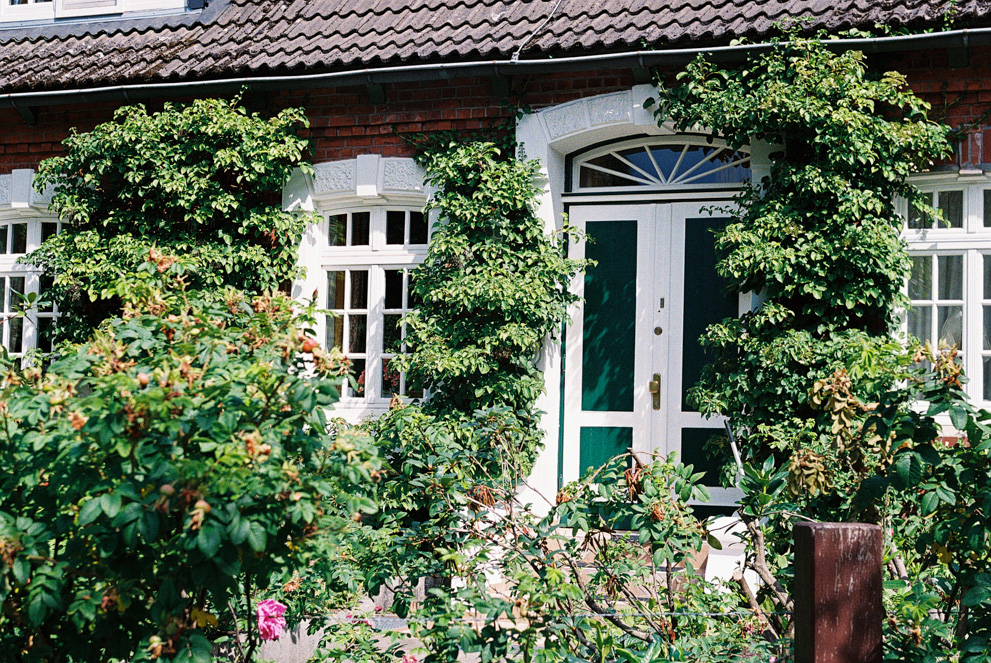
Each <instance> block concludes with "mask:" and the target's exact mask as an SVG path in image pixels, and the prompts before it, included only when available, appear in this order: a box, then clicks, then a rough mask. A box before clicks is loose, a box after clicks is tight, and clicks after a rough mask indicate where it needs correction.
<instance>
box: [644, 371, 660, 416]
mask: <svg viewBox="0 0 991 663" xmlns="http://www.w3.org/2000/svg"><path fill="white" fill-rule="evenodd" d="M647 389H648V390H649V391H650V399H651V406H652V407H653V408H654V409H655V410H660V409H661V374H660V373H654V379H653V380H651V381H650V384H648V385H647Z"/></svg>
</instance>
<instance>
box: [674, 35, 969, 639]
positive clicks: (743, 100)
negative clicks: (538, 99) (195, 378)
mask: <svg viewBox="0 0 991 663" xmlns="http://www.w3.org/2000/svg"><path fill="white" fill-rule="evenodd" d="M660 100H661V103H660V104H659V106H658V108H657V110H656V114H657V118H658V120H659V121H665V120H673V121H674V123H675V125H676V126H677V127H678V128H680V129H684V130H689V129H692V130H697V129H698V128H699V127H705V128H708V129H710V130H712V131H713V132H714V133H715V134H717V135H718V136H720V137H721V138H723V139H725V140H726V141H727V142H728V143H729V145H730V146H731V147H732V148H734V149H739V148H741V147H744V146H746V145H749V144H751V143H753V142H755V141H766V142H768V143H770V144H772V145H773V147H772V151H771V154H770V166H771V170H770V175H769V176H768V177H766V178H764V179H763V181H761V182H755V183H754V184H753V186H751V187H749V188H747V189H745V190H744V191H743V192H742V193H741V194H740V195H739V196H738V197H737V198H736V200H735V208H736V212H735V216H734V218H733V220H732V222H731V223H729V224H728V225H727V226H726V228H725V229H724V230H723V231H721V232H720V233H719V235H718V238H717V246H718V248H719V249H720V250H722V251H723V253H724V258H723V259H722V261H721V262H720V263H719V265H718V271H719V273H720V274H721V275H722V276H723V277H724V278H725V279H726V280H727V282H728V283H729V288H730V290H731V292H733V293H745V292H752V293H755V294H756V295H757V296H758V298H759V300H760V301H761V306H760V307H759V308H758V309H756V310H754V311H752V312H750V313H747V314H745V315H743V316H741V317H740V318H739V319H728V320H724V321H723V322H722V323H720V324H717V325H714V326H712V327H710V328H709V329H708V330H707V332H706V335H705V337H704V339H703V343H704V345H705V346H706V347H707V349H708V351H709V352H710V353H711V354H712V356H713V361H712V363H711V364H710V365H709V366H708V367H707V368H706V369H705V371H704V372H703V376H702V379H701V381H700V383H699V384H698V385H697V386H696V387H695V388H694V389H693V391H692V398H693V399H694V400H695V402H696V403H697V404H698V406H699V408H700V409H701V411H702V412H703V413H705V414H709V415H716V414H719V415H723V416H726V417H729V419H730V421H731V423H732V426H733V429H734V431H735V432H736V434H737V437H738V438H739V441H740V451H741V454H742V459H743V461H744V463H745V467H744V470H745V471H744V473H743V477H742V480H741V483H740V485H741V487H742V488H744V490H745V493H746V496H745V498H744V500H743V509H742V511H741V516H742V518H743V520H744V523H745V524H746V526H747V529H748V533H749V537H748V544H749V545H750V548H751V553H752V554H751V557H750V558H749V563H750V564H752V565H753V567H754V568H755V569H756V570H757V571H758V572H759V573H760V575H761V577H762V579H763V580H764V584H763V588H762V590H761V592H760V594H759V596H758V597H757V598H758V599H759V600H760V601H763V602H764V604H763V605H764V606H765V609H768V608H773V611H786V610H789V609H790V607H791V605H790V597H789V595H788V592H787V587H786V583H785V582H784V580H786V579H787V577H788V575H789V567H790V563H791V561H790V560H791V557H790V531H791V525H792V523H793V521H794V518H795V517H804V518H811V519H815V520H841V521H842V520H868V521H873V522H881V523H883V524H885V525H886V526H887V527H890V526H891V525H892V524H893V520H892V518H893V514H894V513H896V512H897V511H898V506H897V501H898V500H897V499H893V500H889V501H884V500H882V501H877V502H874V501H870V500H867V501H865V500H855V499H853V496H854V495H855V493H856V492H857V491H858V489H859V488H860V487H861V485H862V483H861V482H862V481H863V480H864V479H865V477H869V476H872V475H873V474H874V473H875V472H878V471H880V472H882V473H883V472H884V471H885V468H887V467H888V465H889V463H891V462H892V457H893V455H894V454H895V452H896V451H897V448H898V447H897V445H894V446H892V440H891V439H889V438H887V437H885V436H883V435H881V436H880V437H878V436H877V435H875V434H874V432H873V431H868V432H867V433H865V434H864V435H860V436H853V435H851V434H849V431H848V430H847V428H846V426H845V424H846V423H850V422H851V421H853V420H854V419H857V418H860V417H862V416H863V414H864V411H863V409H864V408H867V406H866V405H864V404H869V403H874V402H877V401H878V400H879V399H882V398H884V397H887V396H885V395H886V394H889V393H891V390H892V388H893V387H894V386H895V385H896V383H897V382H898V381H899V380H902V379H908V378H909V377H910V376H911V374H912V371H913V370H914V369H913V368H912V361H913V358H914V357H913V352H912V351H911V350H906V349H905V348H904V347H903V345H902V343H901V342H900V341H899V339H898V338H897V337H896V336H895V335H894V334H895V329H896V327H897V324H898V320H897V309H898V306H899V305H901V304H903V303H904V299H903V296H902V294H901V290H902V288H903V284H904V282H905V278H906V276H907V269H908V265H909V262H908V257H907V253H906V251H905V247H904V244H903V242H902V241H901V240H900V238H899V233H900V231H901V228H902V227H903V225H904V219H903V218H902V217H901V216H900V215H899V214H898V212H897V210H896V205H895V201H896V199H897V198H898V197H901V198H905V199H907V200H908V201H909V204H910V205H911V206H913V207H914V208H915V209H916V210H918V212H919V213H920V214H922V215H924V216H927V215H928V216H931V215H933V214H934V213H935V212H934V211H933V210H932V209H931V208H929V207H928V205H926V204H925V202H924V201H923V200H922V198H921V196H920V195H919V194H918V193H917V192H916V191H915V190H914V189H913V187H911V186H910V185H909V184H908V183H907V182H906V178H907V176H908V175H909V174H911V173H913V172H917V171H920V170H924V169H926V168H927V167H929V166H930V165H931V164H932V163H933V161H934V160H937V159H939V158H941V157H944V156H947V155H948V154H949V153H950V149H949V144H948V140H947V136H948V128H947V127H945V126H943V125H940V124H936V123H933V122H930V121H929V120H927V118H926V112H927V111H928V110H929V106H928V105H927V104H925V103H924V102H923V101H921V100H919V99H918V98H916V97H915V96H914V95H913V94H912V92H911V91H910V90H909V89H908V87H907V84H906V82H905V79H904V77H903V76H901V75H899V74H897V73H894V72H887V73H884V74H882V75H880V76H877V75H874V74H873V73H872V72H871V71H870V70H869V69H868V67H867V64H866V62H865V58H864V56H863V54H862V53H859V52H856V51H846V52H842V53H834V52H832V51H830V50H829V49H827V48H826V47H825V46H823V45H822V44H821V43H819V42H818V41H812V40H802V39H795V40H793V41H790V42H786V43H779V44H777V45H776V46H774V47H773V48H772V49H770V50H769V51H767V52H765V53H764V54H762V55H758V56H755V57H753V58H752V59H751V60H750V61H749V62H747V63H746V64H744V65H741V66H739V67H735V68H728V69H724V68H720V67H719V66H717V65H715V64H713V63H711V62H708V61H706V60H705V59H704V58H699V59H698V60H696V61H695V62H694V63H692V64H691V65H689V67H688V68H687V69H686V70H685V71H684V72H683V73H681V74H679V75H678V77H677V81H676V84H674V85H672V86H671V87H669V88H666V89H662V90H661V95H660ZM912 389H914V387H912ZM896 393H897V390H896ZM900 397H901V398H902V400H903V401H904V400H905V399H908V398H909V397H910V392H902V393H901V394H900ZM918 435H919V436H920V439H919V440H917V441H918V442H922V441H923V440H922V438H923V437H925V436H927V435H928V436H931V435H934V431H933V430H930V429H926V428H920V429H919V431H918ZM928 439H931V437H930V438H928ZM724 442H725V441H724ZM723 448H724V450H726V451H727V458H728V449H726V445H725V444H724V445H723ZM733 473H735V471H734V472H733ZM898 524H903V523H898ZM913 527H914V526H913ZM916 533H917V532H916ZM895 536H896V538H898V537H900V536H908V537H909V539H911V536H909V532H907V531H903V532H899V533H896V535H895ZM901 540H903V541H904V540H907V539H901ZM769 611H770V610H769ZM778 626H779V628H785V627H786V626H787V624H786V622H784V621H782V622H781V623H780V624H779V625H778Z"/></svg>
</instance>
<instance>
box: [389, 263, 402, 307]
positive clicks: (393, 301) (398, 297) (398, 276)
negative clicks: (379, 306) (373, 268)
mask: <svg viewBox="0 0 991 663" xmlns="http://www.w3.org/2000/svg"><path fill="white" fill-rule="evenodd" d="M385 307H386V308H402V307H403V270H401V269H387V270H385Z"/></svg>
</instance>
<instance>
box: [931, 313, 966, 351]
mask: <svg viewBox="0 0 991 663" xmlns="http://www.w3.org/2000/svg"><path fill="white" fill-rule="evenodd" d="M936 324H937V329H938V330H939V342H940V343H941V344H942V343H945V344H946V345H955V346H957V347H958V348H963V307H962V306H939V307H937V309H936Z"/></svg>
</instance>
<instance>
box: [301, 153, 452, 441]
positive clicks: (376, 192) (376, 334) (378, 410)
mask: <svg viewBox="0 0 991 663" xmlns="http://www.w3.org/2000/svg"><path fill="white" fill-rule="evenodd" d="M424 175H425V174H424V171H423V169H421V168H420V167H419V166H418V165H417V164H416V162H415V161H413V160H412V159H407V158H399V157H382V156H381V155H378V154H367V155H360V156H358V157H357V158H356V159H347V160H342V161H330V162H325V163H319V164H315V165H314V166H313V175H312V176H311V175H308V174H304V173H303V172H302V171H299V170H297V171H296V172H295V173H294V174H293V176H292V177H291V178H290V180H289V183H288V184H287V185H286V187H285V188H284V190H283V196H282V202H283V208H284V209H286V210H288V211H300V212H316V213H318V214H319V215H320V217H321V218H320V221H319V222H317V223H311V224H309V225H308V226H307V228H306V230H305V232H304V235H303V241H302V242H301V244H300V249H299V261H300V266H301V267H303V269H304V274H303V276H302V277H301V278H300V279H299V280H298V281H297V282H296V283H294V284H293V290H292V294H293V297H294V298H296V299H298V300H304V299H306V300H308V299H310V298H311V297H312V296H313V295H314V294H316V296H317V305H318V307H320V308H324V307H325V306H326V304H327V302H326V301H325V298H326V288H327V284H326V282H325V281H326V272H327V270H330V269H349V268H357V269H367V270H368V272H369V284H368V285H369V292H368V297H369V301H368V331H367V343H368V348H367V350H368V351H366V353H365V361H366V364H365V370H366V375H367V376H368V380H367V382H366V386H365V393H366V396H365V397H363V398H351V397H345V398H342V399H341V400H340V401H339V402H338V403H337V405H336V406H335V407H334V408H333V413H332V414H333V416H339V417H342V418H344V419H346V420H347V421H350V422H359V421H362V420H365V419H368V418H372V417H377V416H379V415H380V414H382V413H383V412H385V411H386V410H387V409H388V406H389V399H388V398H380V397H378V396H379V394H378V387H379V384H378V380H377V378H378V375H379V374H380V373H381V360H382V357H381V353H380V352H379V351H378V348H380V347H381V345H382V342H383V338H384V332H385V330H384V329H383V328H382V324H381V317H382V307H381V302H382V300H384V296H385V293H384V287H385V286H384V283H385V275H384V270H386V269H393V268H403V267H412V266H414V265H416V264H418V263H420V262H422V261H423V259H424V258H425V257H426V254H427V247H426V246H406V245H403V246H399V245H389V244H386V236H385V233H386V212H387V211H388V210H399V209H403V210H421V209H422V208H423V206H424V205H425V204H426V202H427V198H428V195H429V194H430V190H429V188H428V187H426V186H425V184H424ZM365 211H367V212H369V213H370V218H369V244H368V246H329V245H328V237H327V235H328V222H327V218H328V216H331V215H334V214H339V213H343V212H365ZM431 220H433V219H431ZM316 333H317V338H318V339H320V340H321V342H322V341H323V339H325V338H326V326H325V324H324V320H323V319H322V316H321V319H320V320H319V321H318V323H317V329H316ZM373 376H374V378H373Z"/></svg>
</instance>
